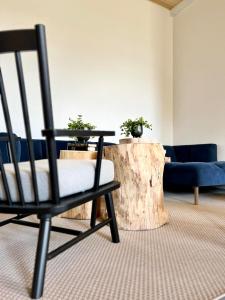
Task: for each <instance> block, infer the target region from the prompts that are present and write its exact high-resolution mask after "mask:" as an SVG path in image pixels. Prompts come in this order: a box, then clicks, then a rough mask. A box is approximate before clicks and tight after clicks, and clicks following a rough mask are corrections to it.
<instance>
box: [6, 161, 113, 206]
mask: <svg viewBox="0 0 225 300" xmlns="http://www.w3.org/2000/svg"><path fill="white" fill-rule="evenodd" d="M18 165H19V168H20V174H21V180H22V186H23V191H24V198H25V201H26V202H33V201H34V194H33V185H32V177H31V170H30V162H21V163H19V164H18ZM57 165H58V177H59V190H60V197H64V196H68V195H72V194H75V193H79V192H83V191H86V190H89V189H91V188H92V187H93V186H94V176H95V165H96V160H75V159H72V160H70V159H58V160H57ZM35 166H36V174H37V183H38V192H39V200H40V201H47V200H49V199H50V198H51V196H50V188H49V167H48V160H47V159H43V160H36V161H35ZM4 167H5V171H6V176H7V181H8V184H9V188H10V193H11V197H12V201H14V202H15V201H19V194H18V191H17V184H16V176H15V171H14V166H13V164H4ZM0 177H1V176H0ZM113 179H114V166H113V162H112V161H110V160H105V159H103V160H102V165H101V176H100V185H103V184H106V183H108V182H110V181H112V180H113ZM0 199H6V197H5V193H4V188H3V183H2V178H0Z"/></svg>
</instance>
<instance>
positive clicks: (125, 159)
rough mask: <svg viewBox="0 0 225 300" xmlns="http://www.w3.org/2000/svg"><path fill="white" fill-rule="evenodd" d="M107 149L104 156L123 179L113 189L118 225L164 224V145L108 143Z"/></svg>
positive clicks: (127, 227) (130, 227)
mask: <svg viewBox="0 0 225 300" xmlns="http://www.w3.org/2000/svg"><path fill="white" fill-rule="evenodd" d="M104 152H105V158H106V159H110V160H112V161H113V162H114V166H115V179H116V180H118V181H120V182H121V188H120V189H118V190H116V191H114V192H113V197H114V205H115V211H116V217H117V222H118V227H119V228H120V229H125V230H146V229H154V228H158V227H160V226H162V225H163V224H165V223H166V222H167V221H168V213H167V211H166V210H165V208H164V196H163V169H164V157H165V151H164V149H163V147H162V145H161V144H158V143H131V144H120V145H113V146H108V147H105V150H104ZM101 210H102V212H101V213H102V214H104V212H103V209H101Z"/></svg>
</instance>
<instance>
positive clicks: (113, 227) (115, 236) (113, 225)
mask: <svg viewBox="0 0 225 300" xmlns="http://www.w3.org/2000/svg"><path fill="white" fill-rule="evenodd" d="M105 203H106V209H107V213H108V217H109V218H112V221H111V222H110V231H111V236H112V242H113V243H119V242H120V237H119V232H118V227H117V222H116V215H115V210H114V205H113V199H112V194H111V193H108V194H106V195H105Z"/></svg>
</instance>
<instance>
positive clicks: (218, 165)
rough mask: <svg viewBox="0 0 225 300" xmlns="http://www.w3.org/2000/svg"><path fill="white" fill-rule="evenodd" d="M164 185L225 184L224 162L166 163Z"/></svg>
mask: <svg viewBox="0 0 225 300" xmlns="http://www.w3.org/2000/svg"><path fill="white" fill-rule="evenodd" d="M163 176H164V183H165V185H166V186H177V185H182V186H213V185H223V184H225V162H215V163H213V162H187V163H180V162H176V163H167V164H165V168H164V175H163Z"/></svg>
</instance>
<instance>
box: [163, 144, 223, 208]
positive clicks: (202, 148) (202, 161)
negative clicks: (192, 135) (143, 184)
mask: <svg viewBox="0 0 225 300" xmlns="http://www.w3.org/2000/svg"><path fill="white" fill-rule="evenodd" d="M164 149H165V150H166V156H169V157H171V163H166V164H165V168H164V175H163V182H164V188H165V189H171V188H176V187H193V188H194V192H195V204H198V201H199V187H203V186H207V187H209V186H218V185H225V162H223V161H217V145H216V144H197V145H181V146H164Z"/></svg>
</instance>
